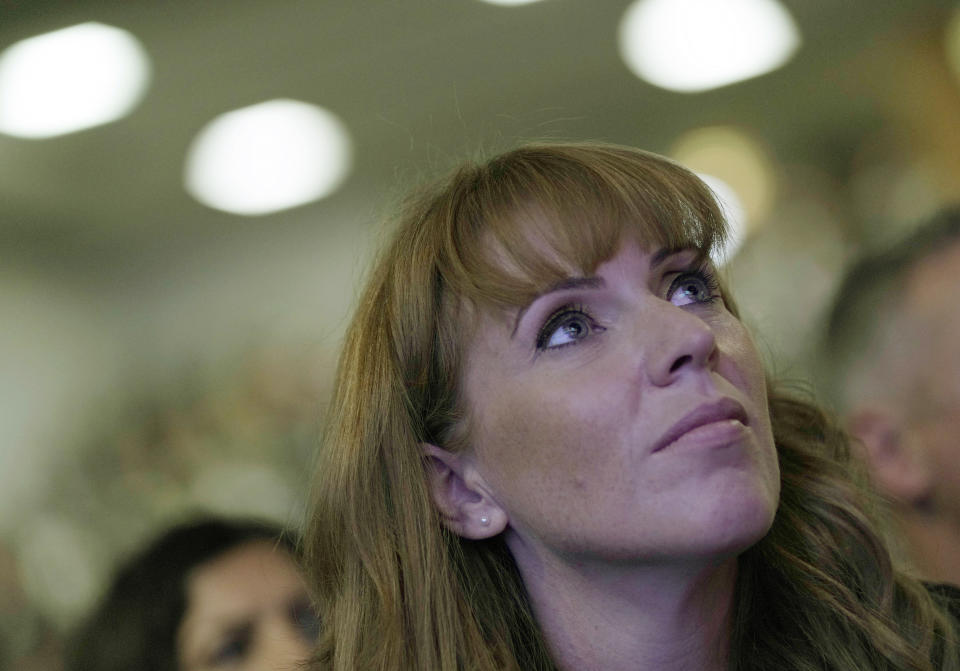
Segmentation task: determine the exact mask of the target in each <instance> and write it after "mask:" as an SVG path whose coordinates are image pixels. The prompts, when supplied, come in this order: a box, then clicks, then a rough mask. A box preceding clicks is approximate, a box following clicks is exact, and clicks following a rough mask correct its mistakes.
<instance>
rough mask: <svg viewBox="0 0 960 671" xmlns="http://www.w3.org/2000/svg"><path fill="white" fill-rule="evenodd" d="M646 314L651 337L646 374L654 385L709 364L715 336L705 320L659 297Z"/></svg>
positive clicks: (713, 358) (713, 357)
mask: <svg viewBox="0 0 960 671" xmlns="http://www.w3.org/2000/svg"><path fill="white" fill-rule="evenodd" d="M649 317H652V319H651V320H650V321H651V322H652V323H650V322H648V324H647V328H649V329H652V330H653V331H654V337H653V338H652V339H651V342H650V343H649V344H650V349H649V350H648V352H647V357H646V360H647V375H648V377H649V379H650V381H651V382H652V383H653V384H654V385H656V386H658V387H665V386H668V385H670V384H672V383H673V382H675V381H676V380H677V379H679V378H680V377H683V376H684V375H687V374H689V373H691V372H696V371H701V370H705V369H707V370H709V369H712V368H713V366H714V364H715V362H716V358H717V354H718V352H717V339H716V336H715V335H714V332H713V329H712V328H711V327H710V325H709V324H708V323H707V322H705V321H704V320H703V319H701V318H700V317H699V316H697V315H696V314H693V313H691V312H690V311H688V310H684V309H683V308H680V307H677V306H676V305H673V304H672V303H667V302H663V301H661V302H660V304H659V305H658V307H657V310H656V313H655V314H654V315H650V316H649Z"/></svg>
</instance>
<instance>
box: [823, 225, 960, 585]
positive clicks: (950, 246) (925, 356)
mask: <svg viewBox="0 0 960 671" xmlns="http://www.w3.org/2000/svg"><path fill="white" fill-rule="evenodd" d="M958 334H960V208H952V209H949V210H944V211H942V212H941V213H940V214H938V215H936V216H935V217H933V218H932V219H931V220H929V221H928V222H926V223H925V224H924V225H922V226H921V227H919V228H918V229H917V230H916V231H915V232H913V233H912V234H911V235H909V236H908V237H906V238H905V239H903V240H901V241H900V242H898V243H897V244H895V245H893V246H891V247H889V248H887V249H885V250H883V251H881V252H878V253H874V254H870V255H867V256H865V257H863V258H862V259H860V260H859V261H857V262H856V263H855V264H854V265H853V266H851V268H850V270H849V271H848V272H847V274H846V276H845V278H844V280H843V281H842V283H841V287H840V290H839V292H838V294H837V298H836V299H835V302H834V305H833V307H832V309H831V311H830V314H829V320H828V323H827V327H826V331H825V337H824V343H823V345H824V346H823V356H822V365H823V368H824V375H823V377H824V380H825V382H826V385H827V388H828V391H829V393H830V394H831V395H832V396H833V401H834V402H835V404H836V406H837V409H838V410H839V412H840V414H841V415H842V416H843V417H844V418H845V420H846V423H847V427H848V429H849V430H850V432H851V433H852V434H853V435H854V436H855V437H856V438H857V439H859V441H860V443H861V444H862V447H863V451H864V454H865V457H866V460H867V462H868V464H869V468H870V471H871V476H872V479H873V482H874V484H875V486H876V488H877V489H878V491H879V492H880V493H881V494H882V495H883V496H884V497H885V498H886V499H888V500H889V502H890V507H891V514H892V518H893V519H892V522H893V526H894V530H893V531H894V533H895V535H896V536H897V538H896V539H895V542H896V545H898V546H899V550H900V552H901V554H902V555H903V557H902V558H903V560H904V561H906V562H907V563H908V564H909V565H912V569H913V570H914V571H915V572H918V573H919V574H920V575H921V576H922V577H924V578H927V579H931V580H938V581H947V582H954V583H960V335H958Z"/></svg>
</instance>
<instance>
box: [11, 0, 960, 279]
mask: <svg viewBox="0 0 960 671" xmlns="http://www.w3.org/2000/svg"><path fill="white" fill-rule="evenodd" d="M628 4H629V3H628V2H625V1H622V0H618V1H611V0H603V1H597V2H582V1H580V2H576V1H574V0H544V1H542V2H538V3H533V4H530V5H525V6H520V7H500V6H494V5H489V4H484V3H482V2H478V1H477V0H404V1H403V2H398V1H395V0H394V1H387V0H366V1H363V2H356V1H354V2H346V1H331V0H328V1H325V2H293V1H283V2H269V3H267V2H262V1H255V0H233V1H232V2H229V3H217V2H185V1H183V0H181V1H179V2H163V3H159V2H95V1H90V0H88V1H86V2H76V1H62V2H43V1H31V2H13V1H9V0H8V1H6V2H3V3H0V47H6V46H8V45H10V44H12V43H14V42H16V41H17V40H20V39H23V38H25V37H29V36H32V35H35V34H38V33H42V32H46V31H50V30H54V29H57V28H61V27H65V26H68V25H72V24H74V23H79V22H83V21H90V20H96V21H100V22H103V23H107V24H111V25H115V26H119V27H122V28H125V29H127V30H129V31H131V32H132V33H133V34H134V35H136V36H137V37H139V39H140V40H141V41H142V42H143V44H144V45H145V47H146V49H147V51H148V53H149V55H150V57H151V59H152V61H153V67H154V71H153V80H152V84H151V86H150V89H149V91H148V93H147V95H146V98H145V99H144V100H143V101H142V103H141V104H140V105H139V106H138V108H137V109H136V110H135V111H134V112H133V114H132V115H130V116H129V117H127V118H124V119H121V120H120V121H118V122H115V123H111V124H107V125H105V126H101V127H97V128H94V129H90V130H87V131H82V132H79V133H75V134H72V135H66V136H62V137H57V138H51V139H46V140H22V139H16V138H11V137H8V136H0V203H2V210H3V217H2V221H0V244H2V246H3V248H4V255H5V256H6V255H10V254H13V255H16V256H18V257H20V258H21V259H23V260H24V261H25V262H27V263H29V264H30V265H33V266H39V267H43V268H45V269H47V270H48V271H51V272H55V273H57V274H60V275H62V276H64V277H69V278H70V279H71V281H74V282H80V283H90V284H91V285H92V286H95V287H97V288H99V289H104V288H107V287H109V286H117V285H122V286H125V287H127V288H128V289H129V286H130V285H131V283H132V284H134V285H135V284H137V283H140V282H151V281H153V279H154V276H153V275H152V273H151V272H148V271H149V270H150V269H154V268H160V269H162V268H163V267H164V266H165V265H166V263H167V260H168V259H170V258H173V257H176V256H177V255H179V254H184V253H190V254H197V253H198V250H203V249H204V248H207V247H210V246H217V245H220V244H222V243H223V241H224V238H229V239H238V238H245V237H246V236H251V241H258V240H259V239H260V238H261V236H264V235H269V236H271V237H273V236H280V235H284V234H287V233H304V232H305V231H306V230H311V231H314V232H316V233H317V234H320V232H322V231H324V230H329V229H331V228H336V227H344V226H346V227H356V226H365V225H367V224H369V223H370V221H371V220H372V219H374V218H376V214H377V213H376V211H375V209H371V204H373V205H383V204H384V203H386V202H387V201H388V200H389V197H390V196H391V195H393V194H395V192H396V191H397V190H398V189H401V188H402V187H403V186H404V185H406V184H407V183H409V182H410V181H413V180H416V179H417V178H418V176H419V175H420V174H421V173H422V172H423V171H430V170H432V169H435V168H437V167H443V166H446V165H448V164H449V163H450V162H452V161H455V160H456V159H458V158H460V157H462V156H464V155H465V154H469V153H473V152H475V151H476V150H478V149H481V148H496V147H502V146H508V145H510V144H513V143H514V142H516V141H517V140H520V139H529V138H596V139H605V140H611V141H616V142H622V143H628V144H634V145H638V146H641V147H645V148H649V149H652V150H655V151H656V150H659V151H666V150H667V149H668V147H669V143H670V142H671V141H672V140H673V139H674V138H675V137H676V136H677V135H678V134H680V133H681V132H683V131H685V130H687V129H690V128H693V127H696V126H699V125H705V124H718V123H721V124H723V123H726V124H737V125H740V126H743V127H746V128H749V129H750V130H751V131H752V132H753V133H754V134H755V135H756V136H757V137H758V138H759V139H760V140H762V141H763V142H765V143H766V144H767V145H768V147H769V148H770V150H771V153H772V154H773V156H775V157H776V159H777V160H778V161H779V162H781V163H786V164H790V163H798V162H803V163H812V164H815V165H818V166H825V167H826V168H828V169H829V170H831V171H833V172H835V173H842V172H843V171H844V170H846V169H848V165H847V163H848V161H849V160H850V156H851V154H852V153H853V151H854V149H855V147H856V146H857V144H858V141H859V140H860V139H861V138H862V137H863V136H865V135H866V134H868V133H871V132H874V131H875V130H876V129H877V128H878V126H880V125H882V124H883V123H885V116H886V115H887V114H888V113H889V111H888V110H885V109H884V105H888V104H889V103H890V101H886V100H884V99H883V80H884V78H887V77H889V75H888V74H886V73H885V71H884V69H883V68H882V67H881V66H883V65H884V64H889V63H890V62H891V61H895V60H897V59H899V58H901V56H902V54H900V53H899V52H900V51H902V50H903V49H904V45H905V44H910V43H911V42H914V43H915V42H917V41H919V42H923V41H924V40H927V39H929V40H934V41H935V40H938V39H939V37H938V34H937V31H938V30H939V28H940V26H942V24H943V22H944V20H945V18H944V17H945V15H946V11H947V10H948V9H949V8H950V7H952V6H953V5H954V4H955V3H952V2H946V1H945V0H944V1H940V2H938V1H935V0H927V1H916V0H915V1H912V2H904V1H903V0H871V1H870V2H866V1H865V0H861V1H859V2H837V1H829V0H819V1H813V2H809V1H807V2H800V1H799V0H789V1H787V2H785V4H786V5H787V6H788V8H789V9H790V11H791V12H792V13H793V15H794V17H795V18H796V20H797V22H798V24H799V26H800V29H801V31H802V35H803V40H804V43H803V45H802V47H801V50H800V52H799V53H798V55H797V57H796V58H795V59H794V60H793V61H791V62H790V63H788V64H787V65H786V67H784V68H782V69H780V70H778V71H775V72H773V73H771V74H768V75H765V76H762V77H759V78H757V79H754V80H750V81H747V82H743V83H741V84H737V85H733V86H729V87H726V88H722V89H718V90H714V91H710V92H706V93H702V94H696V95H689V94H678V93H671V92H668V91H664V90H660V89H657V88H655V87H652V86H649V85H647V84H644V83H643V82H641V81H640V80H638V79H637V78H635V77H634V76H633V75H632V74H631V73H630V72H629V71H628V70H627V68H626V67H625V66H624V65H623V63H622V62H621V60H620V58H619V55H618V53H617V48H616V42H615V36H616V29H617V24H618V21H619V19H620V17H621V15H622V14H623V12H624V10H625V8H626V6H627V5H628ZM276 97H286V98H295V99H299V100H304V101H309V102H314V103H317V104H320V105H323V106H325V107H327V108H328V109H330V110H332V111H334V112H335V113H336V114H338V115H339V116H340V117H341V119H343V120H344V121H345V122H346V124H347V125H348V127H349V129H350V131H351V133H352V135H353V138H354V141H355V151H356V153H355V164H354V172H353V174H352V175H351V176H350V177H349V179H348V181H347V183H346V185H345V187H344V188H343V189H342V190H341V191H340V192H339V193H337V194H335V195H334V196H332V197H331V198H329V199H327V200H325V201H322V202H319V203H315V204H312V205H308V206H304V207H300V208H297V209H295V210H291V211H287V212H283V213H280V214H275V215H268V216H264V217H260V218H254V219H243V218H238V217H236V216H232V215H227V214H223V213H219V212H216V211H213V210H210V209H207V208H206V207H204V206H202V205H200V204H198V203H196V202H195V201H193V200H191V198H190V197H189V196H188V195H187V194H186V192H185V191H184V189H183V187H182V169H183V161H184V156H185V152H186V149H187V147H188V145H189V143H190V141H191V139H192V137H193V136H194V134H195V133H196V132H197V131H198V130H199V129H200V128H201V127H202V126H203V125H204V124H205V123H206V122H207V121H209V120H210V119H211V118H213V117H214V116H216V115H217V114H219V113H221V112H224V111H228V110H231V109H235V108H238V107H242V106H246V105H250V104H253V103H256V102H260V101H263V100H267V99H271V98H276Z"/></svg>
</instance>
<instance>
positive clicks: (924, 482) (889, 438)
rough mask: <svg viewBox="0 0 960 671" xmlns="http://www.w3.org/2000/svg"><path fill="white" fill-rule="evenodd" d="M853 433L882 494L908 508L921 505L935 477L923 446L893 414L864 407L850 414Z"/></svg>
mask: <svg viewBox="0 0 960 671" xmlns="http://www.w3.org/2000/svg"><path fill="white" fill-rule="evenodd" d="M849 428H850V432H851V433H852V434H853V435H854V436H855V437H856V438H857V439H859V441H860V443H861V445H862V446H863V451H864V458H865V459H866V462H867V466H868V467H869V469H870V476H871V478H872V479H873V481H874V485H875V486H876V487H877V489H878V491H880V493H881V494H883V495H885V496H887V497H888V498H891V499H893V500H895V501H897V502H899V503H901V504H904V505H908V506H911V505H921V504H922V503H923V502H924V501H925V500H926V499H927V497H928V496H929V494H930V489H931V487H932V485H933V477H932V473H931V472H930V468H929V463H928V461H927V459H926V458H925V455H924V453H923V448H922V446H918V445H916V444H915V441H914V440H913V437H912V436H911V434H910V431H909V429H907V428H906V427H904V426H903V425H902V422H900V421H898V419H897V416H896V415H895V414H894V412H892V411H885V410H884V409H883V408H876V407H860V408H857V409H856V410H855V411H854V412H852V413H851V414H850V420H849Z"/></svg>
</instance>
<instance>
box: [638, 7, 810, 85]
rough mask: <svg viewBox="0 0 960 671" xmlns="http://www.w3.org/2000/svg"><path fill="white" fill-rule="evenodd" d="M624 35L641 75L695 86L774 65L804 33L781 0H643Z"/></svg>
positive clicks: (737, 77)
mask: <svg viewBox="0 0 960 671" xmlns="http://www.w3.org/2000/svg"><path fill="white" fill-rule="evenodd" d="M619 41H620V54H621V56H622V57H623V60H624V62H626V64H627V66H628V67H629V68H630V69H631V70H632V71H633V72H634V74H636V75H637V76H638V77H640V78H641V79H643V80H645V81H648V82H650V83H651V84H654V85H656V86H660V87H662V88H665V89H669V90H671V91H683V92H694V91H706V90H708V89H713V88H717V87H720V86H726V85H727V84H732V83H734V82H738V81H742V80H744V79H749V78H751V77H756V76H759V75H762V74H764V73H766V72H770V71H771V70H775V69H776V68H778V67H780V66H781V65H783V64H784V63H786V62H787V61H788V60H789V59H790V57H791V56H792V55H793V53H794V52H795V51H796V50H797V47H799V45H800V34H799V31H798V30H797V27H796V24H795V23H794V22H793V19H792V18H791V17H790V14H788V13H787V11H786V10H785V9H784V8H783V6H782V5H780V4H779V3H778V2H777V1H776V0H723V1H722V2H720V1H718V0H636V2H634V3H633V4H632V5H631V6H630V7H629V8H628V9H627V11H626V13H625V14H624V15H623V19H622V20H621V22H620V35H619Z"/></svg>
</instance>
